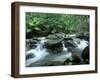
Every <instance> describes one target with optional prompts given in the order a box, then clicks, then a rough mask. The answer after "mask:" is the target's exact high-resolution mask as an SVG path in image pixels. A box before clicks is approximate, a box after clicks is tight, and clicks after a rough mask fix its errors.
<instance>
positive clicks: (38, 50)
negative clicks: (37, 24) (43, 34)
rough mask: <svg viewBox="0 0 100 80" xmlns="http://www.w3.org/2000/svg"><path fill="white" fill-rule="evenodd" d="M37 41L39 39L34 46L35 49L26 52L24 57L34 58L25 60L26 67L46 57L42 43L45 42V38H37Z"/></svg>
mask: <svg viewBox="0 0 100 80" xmlns="http://www.w3.org/2000/svg"><path fill="white" fill-rule="evenodd" d="M39 39H40V41H39V42H38V43H37V44H36V45H37V47H36V48H35V49H31V50H29V51H27V52H26V55H28V54H34V56H35V57H33V58H30V59H27V60H26V66H29V65H30V64H32V63H34V62H36V61H38V60H40V59H42V58H44V57H45V56H47V55H48V52H47V51H46V48H44V47H43V45H44V42H45V41H46V40H45V38H39Z"/></svg>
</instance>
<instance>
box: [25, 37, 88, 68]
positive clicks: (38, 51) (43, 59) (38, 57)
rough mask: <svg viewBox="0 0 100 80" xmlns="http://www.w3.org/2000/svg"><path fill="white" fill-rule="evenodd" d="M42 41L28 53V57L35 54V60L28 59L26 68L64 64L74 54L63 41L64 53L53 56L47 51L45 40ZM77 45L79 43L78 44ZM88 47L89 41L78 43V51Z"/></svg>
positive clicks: (41, 39)
mask: <svg viewBox="0 0 100 80" xmlns="http://www.w3.org/2000/svg"><path fill="white" fill-rule="evenodd" d="M39 39H40V41H39V42H37V44H36V45H37V47H36V48H35V49H31V50H29V51H27V52H26V56H27V55H29V54H33V55H34V57H33V58H29V59H26V66H28V67H30V65H31V66H42V65H44V64H46V63H48V62H53V61H59V62H63V61H64V60H66V59H67V58H69V57H71V55H72V52H68V49H67V48H66V47H65V44H64V41H62V46H63V51H62V52H61V53H60V54H51V53H49V52H47V49H46V48H45V47H44V42H45V41H46V39H45V38H39ZM76 43H77V42H76ZM86 46H87V41H85V40H80V43H77V47H76V49H77V50H80V51H82V50H83V49H84V48H85V47H86Z"/></svg>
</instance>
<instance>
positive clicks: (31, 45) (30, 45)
mask: <svg viewBox="0 0 100 80" xmlns="http://www.w3.org/2000/svg"><path fill="white" fill-rule="evenodd" d="M36 44H37V40H33V39H26V51H28V50H30V49H34V48H36V47H37V46H36Z"/></svg>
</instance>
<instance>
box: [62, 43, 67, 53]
mask: <svg viewBox="0 0 100 80" xmlns="http://www.w3.org/2000/svg"><path fill="white" fill-rule="evenodd" d="M62 46H63V51H67V48H66V47H65V44H64V41H62Z"/></svg>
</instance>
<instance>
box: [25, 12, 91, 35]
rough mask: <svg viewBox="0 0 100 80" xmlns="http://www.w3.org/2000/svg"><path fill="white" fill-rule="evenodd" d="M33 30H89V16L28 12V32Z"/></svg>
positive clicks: (66, 31)
mask: <svg viewBox="0 0 100 80" xmlns="http://www.w3.org/2000/svg"><path fill="white" fill-rule="evenodd" d="M33 30H37V31H40V32H46V33H45V34H51V33H55V32H63V33H77V32H84V31H86V32H88V31H89V16H88V15H74V14H54V13H33V12H26V32H32V31H33Z"/></svg>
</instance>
